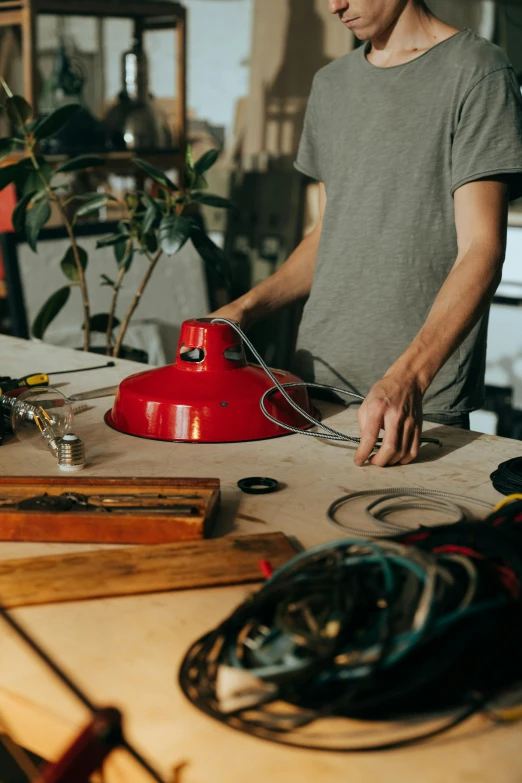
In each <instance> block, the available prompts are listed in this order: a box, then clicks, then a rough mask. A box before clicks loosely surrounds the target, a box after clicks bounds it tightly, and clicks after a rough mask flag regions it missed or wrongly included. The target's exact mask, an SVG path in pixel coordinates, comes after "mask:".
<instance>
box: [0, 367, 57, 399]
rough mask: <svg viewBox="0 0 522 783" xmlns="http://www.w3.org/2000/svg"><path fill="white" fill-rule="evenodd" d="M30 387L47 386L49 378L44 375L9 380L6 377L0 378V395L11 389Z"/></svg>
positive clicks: (35, 374)
mask: <svg viewBox="0 0 522 783" xmlns="http://www.w3.org/2000/svg"><path fill="white" fill-rule="evenodd" d="M31 386H49V376H48V375H47V374H46V373H44V372H40V373H33V374H32V375H26V376H25V377H23V378H11V377H9V376H8V375H6V376H4V377H0V394H5V393H6V392H8V391H13V389H22V388H30V387H31Z"/></svg>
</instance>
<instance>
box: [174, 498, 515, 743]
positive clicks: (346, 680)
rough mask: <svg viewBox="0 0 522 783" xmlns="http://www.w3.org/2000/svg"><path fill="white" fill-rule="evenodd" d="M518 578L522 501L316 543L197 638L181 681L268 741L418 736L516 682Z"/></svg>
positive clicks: (444, 726)
mask: <svg viewBox="0 0 522 783" xmlns="http://www.w3.org/2000/svg"><path fill="white" fill-rule="evenodd" d="M521 585H522V502H513V503H510V504H508V505H506V506H505V507H504V508H502V510H501V511H499V512H498V513H496V514H493V515H492V516H491V517H490V518H489V519H488V520H487V522H486V523H484V522H480V523H473V522H465V523H459V524H456V525H455V524H454V525H448V526H444V527H437V528H434V529H432V530H427V529H425V528H424V529H423V530H422V531H421V532H416V533H414V534H409V535H406V536H403V537H402V538H400V539H396V540H395V541H383V542H379V543H376V542H374V541H367V540H362V539H348V540H343V541H338V542H334V543H332V544H326V545H324V546H321V547H318V548H316V549H314V550H312V551H310V552H306V553H304V554H302V555H298V556H297V557H296V558H294V559H293V560H292V561H290V562H289V563H288V564H286V565H285V566H283V567H282V568H281V569H280V570H279V571H278V572H277V573H276V574H274V576H273V577H271V578H270V579H269V580H268V581H267V582H266V583H265V584H264V586H263V587H262V588H261V589H260V590H259V592H257V593H256V594H255V595H252V596H251V597H250V598H249V599H248V600H247V601H245V602H244V603H243V604H242V605H241V606H239V607H238V608H237V609H236V610H235V611H234V612H233V613H232V614H231V616H230V617H228V618H227V619H226V620H225V621H224V622H223V623H222V624H221V625H220V626H219V627H218V628H216V629H215V630H214V631H211V632H210V633H208V634H207V635H206V636H204V637H203V638H201V639H199V640H198V641H197V642H196V643H195V644H194V645H193V646H192V647H191V649H190V650H189V651H188V653H187V655H186V658H185V660H184V662H183V664H182V667H181V671H180V684H181V686H182V688H183V690H184V692H185V694H186V696H187V697H188V698H189V699H190V700H191V701H192V702H193V703H194V704H195V705H196V706H197V707H199V708H200V709H201V710H203V711H204V712H206V713H207V714H209V715H211V716H213V717H214V718H217V719H218V720H220V721H222V722H224V723H226V724H228V725H229V726H231V727H233V728H236V729H238V730H241V731H244V732H247V733H249V734H253V735H256V736H258V737H263V738H265V739H269V740H272V741H275V742H280V743H285V744H288V745H294V746H299V747H305V748H313V749H318V750H339V751H367V750H385V749H391V748H396V747H400V746H404V745H408V744H411V743H414V742H419V741H421V740H424V739H427V738H429V737H433V736H435V735H437V734H440V733H442V732H443V731H446V730H448V729H449V728H451V727H453V726H455V725H457V724H458V723H461V722H462V721H464V720H466V719H467V718H468V717H470V716H471V715H472V714H474V713H476V712H478V711H481V710H484V709H487V707H488V705H489V704H491V703H492V701H493V700H494V699H496V698H497V697H498V696H499V694H501V693H502V692H503V691H504V690H505V689H506V688H507V687H509V686H512V685H513V684H514V683H516V682H517V681H522V664H521V660H522V659H521V652H522V630H521V629H522V598H521ZM347 719H356V720H358V721H359V722H358V723H356V724H354V723H349V722H348V721H347ZM420 720H421V721H422V723H424V722H425V723H424V725H423V729H422V730H419V721H420ZM360 721H363V723H360ZM366 729H368V734H369V736H370V738H371V740H370V742H369V741H366V742H365V730H366ZM370 743H371V744H370Z"/></svg>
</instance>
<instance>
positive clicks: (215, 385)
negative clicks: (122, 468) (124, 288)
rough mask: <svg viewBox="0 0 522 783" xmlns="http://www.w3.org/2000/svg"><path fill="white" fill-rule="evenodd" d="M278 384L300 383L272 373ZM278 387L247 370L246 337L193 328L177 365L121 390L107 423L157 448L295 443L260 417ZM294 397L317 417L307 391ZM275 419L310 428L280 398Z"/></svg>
mask: <svg viewBox="0 0 522 783" xmlns="http://www.w3.org/2000/svg"><path fill="white" fill-rule="evenodd" d="M273 372H274V374H275V375H276V377H277V379H278V381H279V382H280V383H282V384H284V383H296V382H299V380H300V379H299V378H297V377H296V376H295V375H292V374H291V373H289V372H283V371H281V370H273ZM273 385H274V384H273V382H272V381H271V379H270V378H269V377H268V376H267V374H266V373H265V372H264V370H263V369H262V368H261V367H258V366H256V365H252V364H248V363H247V360H246V358H245V352H244V347H243V345H242V342H241V339H240V337H239V335H238V334H237V333H236V332H235V331H234V329H232V327H230V326H228V325H227V324H221V323H211V322H210V320H205V319H202V320H193V321H186V322H185V323H184V324H183V326H182V328H181V336H180V340H179V345H178V353H177V356H176V361H175V363H174V364H172V365H169V366H167V367H161V368H160V369H157V370H148V371H146V372H141V373H138V374H137V375H131V376H130V377H129V378H126V379H125V380H124V381H122V383H121V384H120V386H119V389H118V392H117V394H116V398H115V401H114V405H113V408H112V410H111V411H109V412H108V413H107V414H106V416H105V421H106V422H107V424H108V425H109V426H111V427H113V428H114V429H116V430H118V431H119V432H124V433H126V434H128V435H136V436H138V437H141V438H151V439H153V440H167V441H184V442H200V443H226V442H234V441H236V442H237V441H249V440H263V439H265V438H276V437H279V436H281V435H288V431H287V430H285V429H283V427H280V426H278V425H277V424H274V423H273V422H272V421H270V420H269V419H268V418H267V417H266V416H265V415H264V414H263V412H262V411H261V408H260V406H259V403H260V400H261V397H262V395H263V394H264V393H265V392H266V391H267V390H268V389H270V388H272V387H273ZM287 391H288V394H289V395H290V396H291V397H292V399H293V400H295V402H297V403H298V405H299V406H300V407H301V408H302V409H303V410H305V411H306V412H307V413H313V409H312V406H311V404H310V401H309V399H308V394H307V391H306V388H304V387H301V388H295V389H288V390H287ZM266 407H267V410H268V411H269V413H270V414H271V415H272V416H274V417H275V418H277V419H278V420H280V421H282V422H284V423H285V424H290V425H292V426H293V427H297V428H299V429H306V428H307V427H309V426H310V424H309V422H308V421H307V420H306V419H305V418H304V417H303V416H301V415H300V414H299V413H297V412H296V411H295V410H294V409H293V408H292V407H291V406H290V405H289V404H288V402H287V401H286V400H285V399H284V397H283V396H282V395H281V393H280V392H274V394H272V395H271V396H270V397H269V398H268V400H267V402H266Z"/></svg>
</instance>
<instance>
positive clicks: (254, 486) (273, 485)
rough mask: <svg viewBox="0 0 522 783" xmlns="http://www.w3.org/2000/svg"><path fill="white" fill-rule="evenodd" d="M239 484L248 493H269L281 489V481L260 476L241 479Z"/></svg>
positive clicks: (242, 490)
mask: <svg viewBox="0 0 522 783" xmlns="http://www.w3.org/2000/svg"><path fill="white" fill-rule="evenodd" d="M237 485H238V487H239V489H240V490H241V492H246V494H247V495H269V494H270V493H271V492H277V490H278V489H279V481H276V479H273V478H261V477H259V476H253V477H252V478H244V479H241V480H240V481H238V482H237Z"/></svg>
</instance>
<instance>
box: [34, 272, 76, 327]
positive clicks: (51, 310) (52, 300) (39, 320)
mask: <svg viewBox="0 0 522 783" xmlns="http://www.w3.org/2000/svg"><path fill="white" fill-rule="evenodd" d="M70 293H71V290H70V288H69V286H68V285H67V286H65V287H64V288H60V289H58V291H55V292H54V294H52V296H50V297H49V299H48V300H47V302H45V304H44V305H42V307H41V309H40V311H39V313H38V315H37V316H36V318H35V319H34V321H33V326H32V329H31V334H32V335H33V337H36V338H37V339H39V340H41V339H42V337H43V336H44V334H45V330H46V329H47V327H48V326H49V324H50V323H51V321H53V320H54V319H55V318H56V316H57V315H58V313H59V312H60V310H61V309H62V308H63V307H65V305H66V304H67V300H68V299H69V295H70Z"/></svg>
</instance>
